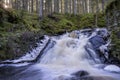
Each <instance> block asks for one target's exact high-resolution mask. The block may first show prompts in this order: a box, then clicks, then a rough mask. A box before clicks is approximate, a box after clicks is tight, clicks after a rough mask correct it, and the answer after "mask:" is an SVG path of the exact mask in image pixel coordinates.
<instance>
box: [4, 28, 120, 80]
mask: <svg viewBox="0 0 120 80" xmlns="http://www.w3.org/2000/svg"><path fill="white" fill-rule="evenodd" d="M108 35H109V33H108V31H107V30H106V29H104V28H102V29H94V30H92V29H84V30H79V31H77V30H76V31H72V32H70V33H66V34H63V35H60V36H52V37H47V36H46V37H45V39H44V40H41V41H42V43H41V42H40V43H38V47H37V48H35V49H33V50H32V51H31V52H30V53H27V54H26V55H25V56H23V57H21V58H19V59H17V60H12V61H8V62H13V63H16V62H23V61H26V62H27V61H32V60H35V59H36V58H38V59H36V60H37V61H36V63H35V64H33V65H32V66H30V67H29V68H28V69H26V70H25V71H23V72H20V73H18V74H17V77H19V78H20V79H19V80H33V79H34V80H83V79H84V77H86V76H88V75H89V76H88V78H89V77H93V78H94V79H92V80H99V78H100V79H102V80H119V79H120V77H119V72H120V68H119V67H117V66H115V65H110V66H107V67H105V66H106V64H104V62H105V61H106V60H108V55H109V53H108V51H107V50H108V49H107V46H108V45H109V44H110V39H109V38H108ZM40 54H41V56H39V55H40ZM5 62H7V61H5ZM21 66H23V65H21ZM112 67H114V69H112ZM20 69H21V68H20ZM107 70H108V71H107ZM15 71H16V69H15ZM109 71H111V72H109ZM112 71H116V72H117V73H112ZM32 72H33V73H34V72H35V73H34V74H33V73H32ZM77 72H78V73H77ZM23 74H26V75H27V74H29V75H31V74H33V75H32V76H28V75H27V78H26V76H20V75H23ZM78 74H79V76H77V75H78ZM41 75H42V76H41ZM84 75H85V76H84ZM15 76H16V75H15ZM15 76H11V77H10V79H11V80H12V79H15ZM80 76H84V77H80ZM17 77H16V79H17ZM82 78H83V79H82ZM113 78H115V79H113ZM3 80H4V79H3ZM6 80H7V79H6ZM84 80H91V79H84Z"/></svg>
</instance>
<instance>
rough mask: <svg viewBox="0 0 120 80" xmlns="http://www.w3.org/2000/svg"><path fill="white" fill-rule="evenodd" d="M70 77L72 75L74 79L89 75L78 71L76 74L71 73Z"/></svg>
mask: <svg viewBox="0 0 120 80" xmlns="http://www.w3.org/2000/svg"><path fill="white" fill-rule="evenodd" d="M72 75H74V76H75V77H83V76H86V75H89V73H88V72H87V71H78V72H76V73H73V74H72Z"/></svg>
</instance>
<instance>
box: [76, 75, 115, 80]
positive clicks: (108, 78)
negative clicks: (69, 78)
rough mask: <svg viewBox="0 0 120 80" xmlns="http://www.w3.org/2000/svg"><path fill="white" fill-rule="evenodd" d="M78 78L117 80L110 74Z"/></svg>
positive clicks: (81, 79)
mask: <svg viewBox="0 0 120 80" xmlns="http://www.w3.org/2000/svg"><path fill="white" fill-rule="evenodd" d="M78 80H115V79H113V78H111V77H108V76H84V77H81V78H80V79H78Z"/></svg>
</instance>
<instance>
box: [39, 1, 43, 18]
mask: <svg viewBox="0 0 120 80" xmlns="http://www.w3.org/2000/svg"><path fill="white" fill-rule="evenodd" d="M39 17H40V20H41V19H42V18H43V0H40V10H39Z"/></svg>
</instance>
